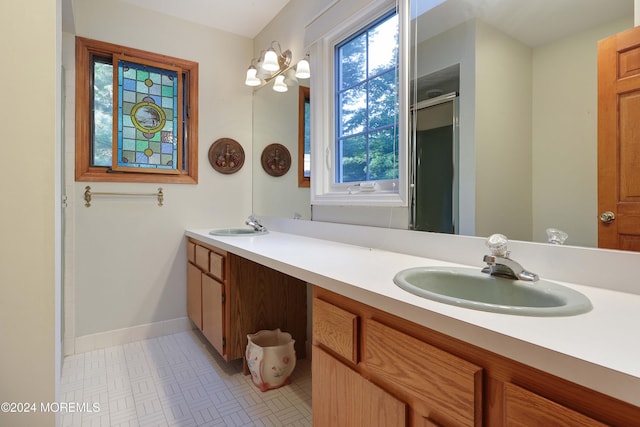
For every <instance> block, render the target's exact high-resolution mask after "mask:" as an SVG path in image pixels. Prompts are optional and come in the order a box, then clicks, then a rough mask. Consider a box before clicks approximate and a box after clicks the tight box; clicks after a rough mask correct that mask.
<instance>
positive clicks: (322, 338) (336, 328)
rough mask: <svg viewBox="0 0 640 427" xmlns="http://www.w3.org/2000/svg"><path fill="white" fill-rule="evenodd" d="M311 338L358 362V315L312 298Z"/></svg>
mask: <svg viewBox="0 0 640 427" xmlns="http://www.w3.org/2000/svg"><path fill="white" fill-rule="evenodd" d="M313 339H314V341H315V343H316V344H322V345H324V346H325V347H327V348H329V349H331V350H332V351H334V352H336V353H337V354H339V355H340V356H342V357H344V358H345V359H347V360H349V361H351V362H353V363H358V344H357V343H358V316H357V315H355V314H353V313H350V312H348V311H346V310H343V309H341V308H339V307H336V306H335V305H333V304H329V303H328V302H325V301H322V300H320V299H317V298H314V299H313Z"/></svg>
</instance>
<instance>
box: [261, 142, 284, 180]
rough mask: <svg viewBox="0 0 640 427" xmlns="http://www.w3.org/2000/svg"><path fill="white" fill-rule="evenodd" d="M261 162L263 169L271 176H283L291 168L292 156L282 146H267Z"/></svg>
mask: <svg viewBox="0 0 640 427" xmlns="http://www.w3.org/2000/svg"><path fill="white" fill-rule="evenodd" d="M260 160H261V162H262V169H264V171H265V172H266V173H268V174H269V175H271V176H282V175H284V174H285V173H287V172H288V171H289V167H291V154H290V153H289V150H287V147H285V146H284V145H282V144H271V145H267V146H266V147H265V149H264V150H263V151H262V157H261V158H260Z"/></svg>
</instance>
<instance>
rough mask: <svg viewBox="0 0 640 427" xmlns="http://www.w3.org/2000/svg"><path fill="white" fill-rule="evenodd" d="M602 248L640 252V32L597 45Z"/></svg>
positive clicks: (608, 39)
mask: <svg viewBox="0 0 640 427" xmlns="http://www.w3.org/2000/svg"><path fill="white" fill-rule="evenodd" d="M598 215H599V216H600V218H599V221H598V246H599V247H601V248H609V249H624V250H632V251H640V28H639V27H636V28H633V29H631V30H628V31H625V32H622V33H619V34H616V35H614V36H612V37H609V38H607V39H605V40H601V41H600V42H599V43H598Z"/></svg>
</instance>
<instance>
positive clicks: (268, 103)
mask: <svg viewBox="0 0 640 427" xmlns="http://www.w3.org/2000/svg"><path fill="white" fill-rule="evenodd" d="M633 4H634V1H633V0H607V1H602V0H554V1H531V0H500V1H492V2H487V1H480V0H446V1H440V2H438V1H434V0H410V7H409V10H410V21H411V36H410V39H411V43H412V46H411V51H412V55H411V59H410V69H411V71H410V73H411V76H412V82H411V94H410V98H411V100H410V103H411V107H413V108H415V107H416V106H417V105H418V104H420V105H430V104H431V103H435V104H440V103H439V102H437V101H433V100H434V99H436V98H438V97H440V96H446V95H448V94H450V93H455V94H456V95H457V97H456V99H455V104H454V107H453V111H454V115H453V116H452V115H451V114H452V113H451V111H452V109H450V108H449V109H448V108H444V110H446V115H447V116H448V117H449V118H450V117H453V119H449V120H451V123H452V124H453V125H455V128H454V131H453V132H454V133H455V146H454V147H453V150H452V151H451V153H453V154H452V155H453V156H455V173H456V175H455V179H453V180H450V181H447V184H446V185H450V186H452V187H455V188H452V201H451V203H450V205H451V206H450V209H451V212H452V214H451V215H452V216H451V224H448V223H447V224H446V227H445V229H444V230H445V232H450V231H451V230H453V232H455V233H459V234H464V235H477V236H488V235H490V234H492V233H496V232H499V233H503V234H506V235H507V236H508V237H509V238H511V239H517V240H526V241H537V242H546V241H547V235H546V229H547V228H550V227H553V228H558V229H561V230H563V231H566V232H567V233H568V235H569V238H568V239H567V241H566V244H570V245H577V246H590V247H596V246H597V194H596V193H597V123H596V120H597V41H598V40H601V39H603V38H606V37H608V36H610V35H613V34H615V33H618V32H621V31H624V30H626V29H628V28H631V27H632V26H633ZM314 78H318V76H314ZM271 92H273V91H272V90H271V89H270V88H268V87H264V88H261V89H259V90H258V91H256V92H255V94H254V186H253V188H254V211H255V212H256V214H259V215H269V216H282V217H288V218H290V217H292V216H293V215H294V214H295V213H299V214H301V216H302V217H303V218H309V217H310V208H309V193H308V190H307V189H304V188H300V187H298V184H297V179H296V174H295V173H290V176H289V177H288V178H290V179H287V180H283V179H281V178H278V179H279V181H277V182H274V180H273V179H270V177H268V176H266V175H265V174H264V172H261V171H260V170H259V169H257V167H259V163H257V162H259V158H260V150H261V149H262V147H264V146H265V145H267V144H268V143H270V142H275V137H272V136H270V135H269V134H268V132H267V131H266V130H267V129H270V131H272V132H280V131H282V132H284V129H286V128H287V127H288V126H291V127H292V132H291V136H290V137H289V138H290V141H292V144H293V145H292V147H295V146H296V145H295V144H296V143H297V134H296V133H295V132H296V131H297V122H298V121H297V113H296V111H297V101H298V98H297V96H298V92H297V90H290V91H289V92H288V93H286V94H279V93H278V94H276V93H271ZM283 95H284V96H283ZM278 97H280V98H278ZM285 97H289V98H291V99H290V102H291V105H292V107H290V108H289V107H280V105H281V103H283V102H285ZM441 107H442V106H441ZM440 110H443V108H440ZM436 122H437V120H436ZM282 141H283V140H280V142H281V143H283V142H282ZM292 150H294V151H295V150H296V149H295V148H292ZM447 153H449V151H447ZM292 154H293V151H292ZM447 155H449V154H447ZM256 160H257V161H256ZM294 164H295V162H294ZM256 165H257V166H256ZM418 167H419V166H418ZM294 172H295V171H294ZM445 172H446V171H445ZM446 173H451V172H446ZM425 181H426V182H429V179H425ZM427 185H428V184H427ZM425 191H426V190H425ZM410 209H411V207H407V209H406V212H401V213H400V214H399V213H398V210H397V209H396V210H395V211H394V213H393V215H394V218H397V217H398V215H403V217H405V216H406V218H407V220H406V221H401V222H403V223H406V224H408V226H409V227H411V226H412V224H411V221H410V217H411V215H410ZM374 211H375V209H371V212H374ZM361 214H362V212H357V213H354V214H353V215H354V216H357V215H361ZM372 215H373V214H372ZM447 215H449V214H447ZM314 219H317V212H316V211H314ZM345 222H351V223H357V221H353V218H350V219H349V220H347V221H345ZM382 225H384V224H382ZM403 226H404V224H403Z"/></svg>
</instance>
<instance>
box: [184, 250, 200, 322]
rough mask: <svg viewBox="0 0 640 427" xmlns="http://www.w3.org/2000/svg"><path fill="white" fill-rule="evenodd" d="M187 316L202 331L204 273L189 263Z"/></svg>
mask: <svg viewBox="0 0 640 427" xmlns="http://www.w3.org/2000/svg"><path fill="white" fill-rule="evenodd" d="M187 315H188V316H189V319H191V321H192V322H193V324H194V325H196V327H197V328H198V329H200V330H202V271H200V269H199V268H198V267H196V266H195V265H193V264H191V263H190V262H189V263H187Z"/></svg>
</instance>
